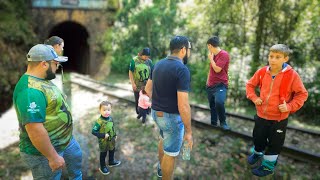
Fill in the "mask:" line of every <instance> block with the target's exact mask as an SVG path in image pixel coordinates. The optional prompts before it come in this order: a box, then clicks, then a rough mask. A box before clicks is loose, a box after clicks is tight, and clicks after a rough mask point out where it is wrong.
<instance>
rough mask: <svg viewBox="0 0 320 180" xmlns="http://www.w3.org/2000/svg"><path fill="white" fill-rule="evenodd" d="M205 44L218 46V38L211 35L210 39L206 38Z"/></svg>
mask: <svg viewBox="0 0 320 180" xmlns="http://www.w3.org/2000/svg"><path fill="white" fill-rule="evenodd" d="M207 44H210V45H211V46H213V47H218V46H220V39H219V37H218V36H212V37H211V38H210V39H208V41H207Z"/></svg>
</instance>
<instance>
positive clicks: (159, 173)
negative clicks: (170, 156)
mask: <svg viewBox="0 0 320 180" xmlns="http://www.w3.org/2000/svg"><path fill="white" fill-rule="evenodd" d="M157 176H158V177H159V178H161V177H162V171H161V166H160V163H159V164H158V167H157Z"/></svg>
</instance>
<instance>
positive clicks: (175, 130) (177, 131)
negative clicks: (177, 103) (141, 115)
mask: <svg viewBox="0 0 320 180" xmlns="http://www.w3.org/2000/svg"><path fill="white" fill-rule="evenodd" d="M156 113H157V111H155V110H153V109H152V110H151V114H152V118H153V120H154V121H155V123H156V124H157V126H158V127H159V129H160V136H161V138H162V139H163V151H164V153H165V154H167V155H169V156H178V155H179V152H180V148H181V146H182V143H183V137H184V124H183V122H182V120H181V117H180V115H179V114H170V113H166V112H163V117H158V116H157V115H156Z"/></svg>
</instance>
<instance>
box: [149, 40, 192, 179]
mask: <svg viewBox="0 0 320 180" xmlns="http://www.w3.org/2000/svg"><path fill="white" fill-rule="evenodd" d="M190 49H191V44H190V42H189V40H188V38H186V37H184V36H175V37H174V38H172V39H171V41H170V51H171V55H170V56H168V57H166V58H164V59H162V60H160V61H159V62H158V63H157V64H156V65H155V66H154V70H153V73H151V76H150V79H149V80H148V82H147V85H146V91H147V93H148V95H149V97H152V107H151V109H152V110H151V113H152V117H153V119H154V121H155V123H156V124H157V126H158V127H159V129H160V140H159V146H158V152H159V162H160V164H159V165H158V171H157V175H158V177H162V178H163V179H164V180H165V179H171V177H172V174H173V168H174V164H175V158H176V156H178V155H179V152H180V148H181V146H182V143H183V141H186V143H188V146H189V147H190V149H192V145H193V141H192V130H191V111H190V105H189V102H188V99H189V95H188V93H189V90H190V72H189V70H188V68H187V67H186V66H185V65H184V64H186V63H187V60H188V57H189V56H190ZM160 166H161V168H160ZM162 174H163V176H162Z"/></svg>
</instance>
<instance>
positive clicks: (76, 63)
mask: <svg viewBox="0 0 320 180" xmlns="http://www.w3.org/2000/svg"><path fill="white" fill-rule="evenodd" d="M51 36H59V37H61V38H62V39H63V40H64V51H63V55H64V56H68V58H69V60H68V62H65V63H62V65H63V70H64V71H68V72H78V73H81V74H88V73H89V64H90V63H89V62H90V52H89V44H88V38H89V34H88V32H87V30H86V29H85V27H83V26H82V25H80V24H78V23H75V22H71V21H67V22H63V23H60V24H58V25H56V26H55V27H53V28H52V30H51V31H50V34H49V36H48V38H49V37H51Z"/></svg>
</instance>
